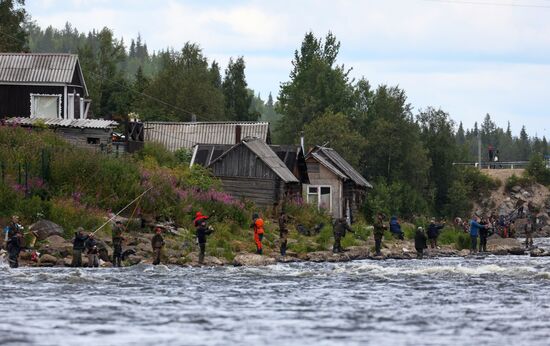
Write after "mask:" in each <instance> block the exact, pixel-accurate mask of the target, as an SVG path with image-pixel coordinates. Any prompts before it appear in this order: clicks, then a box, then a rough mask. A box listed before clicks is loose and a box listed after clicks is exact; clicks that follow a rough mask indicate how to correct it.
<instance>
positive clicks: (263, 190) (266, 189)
mask: <svg viewBox="0 0 550 346" xmlns="http://www.w3.org/2000/svg"><path fill="white" fill-rule="evenodd" d="M219 178H220V179H221V181H222V187H223V190H224V191H225V192H227V193H229V194H230V195H232V196H234V197H237V198H244V199H248V200H251V201H252V202H254V203H255V204H256V205H257V206H259V207H261V208H267V207H271V206H272V205H273V203H275V202H276V191H275V180H273V179H258V178H247V177H227V176H220V177H219Z"/></svg>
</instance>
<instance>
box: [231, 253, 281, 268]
mask: <svg viewBox="0 0 550 346" xmlns="http://www.w3.org/2000/svg"><path fill="white" fill-rule="evenodd" d="M275 263H277V261H276V260H275V259H274V258H272V257H267V256H261V255H256V254H240V255H237V256H235V259H234V260H233V265H235V266H253V267H259V266H266V265H271V264H275Z"/></svg>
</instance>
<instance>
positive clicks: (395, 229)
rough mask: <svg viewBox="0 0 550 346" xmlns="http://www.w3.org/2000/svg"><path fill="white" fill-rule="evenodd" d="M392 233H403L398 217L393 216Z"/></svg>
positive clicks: (391, 220) (391, 221) (391, 222)
mask: <svg viewBox="0 0 550 346" xmlns="http://www.w3.org/2000/svg"><path fill="white" fill-rule="evenodd" d="M390 232H392V233H401V225H400V224H399V221H397V217H395V216H392V217H391V219H390Z"/></svg>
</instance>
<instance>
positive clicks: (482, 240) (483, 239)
mask: <svg viewBox="0 0 550 346" xmlns="http://www.w3.org/2000/svg"><path fill="white" fill-rule="evenodd" d="M480 224H481V225H483V226H484V227H482V228H480V229H479V252H487V238H488V237H489V228H490V225H489V222H488V221H487V220H486V219H485V218H484V219H482V220H481V222H480Z"/></svg>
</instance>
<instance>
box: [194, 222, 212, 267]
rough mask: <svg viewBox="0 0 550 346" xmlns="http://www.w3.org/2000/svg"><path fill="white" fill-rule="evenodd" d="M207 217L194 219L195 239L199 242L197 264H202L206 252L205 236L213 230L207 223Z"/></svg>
mask: <svg viewBox="0 0 550 346" xmlns="http://www.w3.org/2000/svg"><path fill="white" fill-rule="evenodd" d="M197 214H198V213H197ZM207 219H208V218H207V217H206V218H205V217H203V218H200V219H198V220H197V219H195V227H196V233H197V241H198V243H199V264H204V255H205V253H206V236H208V235H210V234H212V232H213V231H214V230H213V229H212V227H210V226H208V225H207V222H206V220H207Z"/></svg>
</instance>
